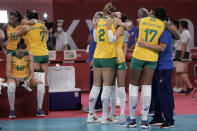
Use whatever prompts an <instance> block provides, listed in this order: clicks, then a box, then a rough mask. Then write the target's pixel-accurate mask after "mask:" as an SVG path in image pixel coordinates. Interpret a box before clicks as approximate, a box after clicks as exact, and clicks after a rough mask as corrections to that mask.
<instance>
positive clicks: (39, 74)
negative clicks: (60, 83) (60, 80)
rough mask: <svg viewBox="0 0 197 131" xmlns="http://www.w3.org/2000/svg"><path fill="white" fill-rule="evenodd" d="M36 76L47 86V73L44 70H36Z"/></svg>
mask: <svg viewBox="0 0 197 131" xmlns="http://www.w3.org/2000/svg"><path fill="white" fill-rule="evenodd" d="M34 77H35V78H36V79H38V80H40V81H41V82H42V84H43V85H44V86H45V73H44V72H34Z"/></svg>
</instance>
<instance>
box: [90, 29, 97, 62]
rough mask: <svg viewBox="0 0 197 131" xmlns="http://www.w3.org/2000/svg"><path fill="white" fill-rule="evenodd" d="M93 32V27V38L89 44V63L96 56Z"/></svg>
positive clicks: (91, 33)
mask: <svg viewBox="0 0 197 131" xmlns="http://www.w3.org/2000/svg"><path fill="white" fill-rule="evenodd" d="M93 32H94V28H93V27H92V29H91V31H90V35H91V37H92V39H91V42H90V46H89V52H88V63H90V62H91V61H92V59H93V56H94V51H95V48H96V42H94V37H93Z"/></svg>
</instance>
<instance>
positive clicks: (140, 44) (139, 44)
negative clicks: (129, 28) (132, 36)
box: [137, 39, 147, 48]
mask: <svg viewBox="0 0 197 131" xmlns="http://www.w3.org/2000/svg"><path fill="white" fill-rule="evenodd" d="M137 43H138V46H139V47H143V48H144V47H146V45H147V44H146V42H145V41H144V40H143V39H141V41H137Z"/></svg>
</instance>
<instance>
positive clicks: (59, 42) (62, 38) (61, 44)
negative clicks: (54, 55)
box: [54, 20, 68, 50]
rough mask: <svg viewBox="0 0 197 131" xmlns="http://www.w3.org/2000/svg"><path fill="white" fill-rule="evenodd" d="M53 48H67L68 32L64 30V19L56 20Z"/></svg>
mask: <svg viewBox="0 0 197 131" xmlns="http://www.w3.org/2000/svg"><path fill="white" fill-rule="evenodd" d="M56 31H57V32H55V34H54V36H55V38H56V45H55V50H68V34H67V33H66V32H64V20H57V25H56Z"/></svg>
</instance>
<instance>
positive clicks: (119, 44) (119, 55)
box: [116, 35, 125, 63]
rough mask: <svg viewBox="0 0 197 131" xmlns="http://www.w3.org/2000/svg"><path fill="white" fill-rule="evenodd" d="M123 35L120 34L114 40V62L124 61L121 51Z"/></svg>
mask: <svg viewBox="0 0 197 131" xmlns="http://www.w3.org/2000/svg"><path fill="white" fill-rule="evenodd" d="M123 44H124V35H121V36H120V37H119V38H118V39H117V40H116V63H122V62H125V56H124V53H123Z"/></svg>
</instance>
